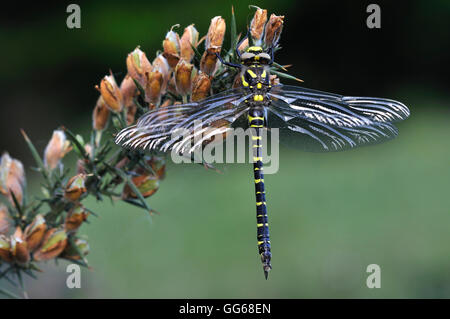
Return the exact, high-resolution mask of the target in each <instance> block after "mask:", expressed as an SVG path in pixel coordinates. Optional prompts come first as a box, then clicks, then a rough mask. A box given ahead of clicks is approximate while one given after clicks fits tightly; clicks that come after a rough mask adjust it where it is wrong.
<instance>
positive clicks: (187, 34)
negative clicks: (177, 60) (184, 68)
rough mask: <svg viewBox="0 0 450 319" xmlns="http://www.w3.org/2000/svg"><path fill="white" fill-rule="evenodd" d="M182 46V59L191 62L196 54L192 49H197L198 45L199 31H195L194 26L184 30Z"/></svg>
mask: <svg viewBox="0 0 450 319" xmlns="http://www.w3.org/2000/svg"><path fill="white" fill-rule="evenodd" d="M180 44H181V47H180V56H181V58H182V59H184V60H185V61H187V62H191V61H192V59H193V58H194V54H195V53H194V50H193V49H192V47H194V48H196V47H197V45H198V31H197V29H195V27H194V25H193V24H191V25H190V26H188V27H186V28H185V29H184V33H183V35H182V36H181V40H180Z"/></svg>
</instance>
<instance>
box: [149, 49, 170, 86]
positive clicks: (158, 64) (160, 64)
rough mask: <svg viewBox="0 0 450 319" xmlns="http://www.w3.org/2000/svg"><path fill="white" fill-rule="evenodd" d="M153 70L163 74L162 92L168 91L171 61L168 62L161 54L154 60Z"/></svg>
mask: <svg viewBox="0 0 450 319" xmlns="http://www.w3.org/2000/svg"><path fill="white" fill-rule="evenodd" d="M153 71H158V72H160V73H161V74H162V76H163V85H162V88H161V94H165V93H166V89H167V83H168V82H169V79H170V74H171V72H170V66H169V62H167V59H166V58H165V57H164V56H163V55H162V54H159V55H158V56H157V57H156V58H155V59H154V60H153Z"/></svg>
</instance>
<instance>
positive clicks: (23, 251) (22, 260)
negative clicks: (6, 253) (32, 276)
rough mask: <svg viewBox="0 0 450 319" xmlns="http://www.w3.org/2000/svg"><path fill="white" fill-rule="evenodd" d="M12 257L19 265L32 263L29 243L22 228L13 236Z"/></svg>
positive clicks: (17, 229)
mask: <svg viewBox="0 0 450 319" xmlns="http://www.w3.org/2000/svg"><path fill="white" fill-rule="evenodd" d="M10 251H11V255H12V256H13V258H14V260H15V261H16V262H17V263H18V264H19V265H26V264H27V263H28V262H29V261H30V252H29V250H28V245H27V242H26V241H25V240H24V235H23V232H22V230H21V229H20V227H17V228H16V231H15V233H14V234H13V235H12V236H11V248H10Z"/></svg>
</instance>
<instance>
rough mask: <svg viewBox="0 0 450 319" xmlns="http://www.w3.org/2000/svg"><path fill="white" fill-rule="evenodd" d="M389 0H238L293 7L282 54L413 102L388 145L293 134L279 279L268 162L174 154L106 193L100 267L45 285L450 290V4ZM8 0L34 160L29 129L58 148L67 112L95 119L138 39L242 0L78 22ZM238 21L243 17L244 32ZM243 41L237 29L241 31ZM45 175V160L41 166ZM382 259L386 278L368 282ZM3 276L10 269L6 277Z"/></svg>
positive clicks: (283, 165) (116, 10)
mask: <svg viewBox="0 0 450 319" xmlns="http://www.w3.org/2000/svg"><path fill="white" fill-rule="evenodd" d="M371 2H373V1H370V2H369V1H312V0H303V1H287V0H277V1H257V2H256V1H239V2H234V5H235V11H236V15H237V19H238V28H239V30H240V31H244V30H245V25H246V23H247V21H249V20H250V18H251V14H250V10H248V4H256V5H258V6H260V7H263V8H267V9H268V10H269V12H274V13H277V14H284V15H285V16H286V20H285V29H284V31H283V34H282V41H281V45H282V47H283V50H281V51H280V53H279V54H278V55H277V60H278V62H279V63H281V64H294V66H293V67H292V69H291V73H292V74H295V75H297V76H298V77H300V78H302V79H303V80H305V84H304V85H305V86H306V87H311V88H316V89H320V90H324V91H330V92H337V93H343V94H346V95H369V96H380V97H389V98H393V99H397V100H400V101H402V102H404V103H405V104H406V105H408V106H409V107H410V109H411V113H412V115H411V118H410V119H408V120H407V121H406V122H405V123H400V125H399V128H400V136H399V137H398V138H397V139H396V140H394V141H392V142H389V143H387V144H383V145H378V146H375V147H370V148H362V149H359V150H355V151H349V152H343V153H335V154H313V153H304V152H300V151H292V150H287V149H282V150H281V160H280V170H279V172H278V174H276V175H270V176H267V177H266V179H265V180H266V187H267V196H268V209H269V219H270V226H271V235H272V246H273V267H274V269H273V272H272V273H271V276H270V278H269V280H268V281H267V282H266V281H265V280H264V279H263V274H262V269H261V264H260V261H259V259H258V258H259V257H258V255H257V248H256V241H255V232H256V229H255V212H254V211H255V208H254V194H253V181H252V178H251V174H252V170H251V168H250V166H249V165H243V164H230V165H228V166H221V167H220V168H221V169H223V170H224V174H216V173H214V172H212V171H205V170H204V169H202V168H200V167H198V166H194V165H173V164H171V165H169V169H168V174H167V178H166V180H165V181H164V182H163V184H162V187H161V189H160V190H159V191H158V192H157V193H156V195H155V196H154V197H152V198H151V199H150V200H149V202H150V204H151V206H152V207H154V208H156V209H157V210H158V211H159V212H160V213H161V215H160V216H156V217H155V218H154V219H153V223H150V221H149V218H148V216H145V214H144V213H143V212H142V211H140V210H137V209H134V208H131V207H130V206H128V205H124V204H120V203H119V204H117V205H114V206H113V205H111V204H110V203H109V202H105V203H103V204H101V205H99V204H97V203H95V202H94V201H93V200H91V201H90V202H89V203H88V206H89V207H90V208H91V209H93V210H94V211H96V212H98V213H99V214H100V218H98V219H96V218H90V224H89V225H85V226H83V228H82V229H81V233H84V234H86V235H88V236H89V238H90V244H91V254H90V255H89V256H88V257H89V258H88V259H89V262H90V264H91V265H92V267H93V270H86V269H83V272H82V288H81V289H74V290H69V289H68V288H66V285H65V280H66V275H67V274H66V273H65V263H64V262H63V263H60V264H59V266H55V265H54V264H53V263H49V264H48V265H46V266H44V269H45V273H43V274H42V275H41V276H40V279H39V280H38V281H28V282H27V286H28V287H29V294H30V296H31V297H35V298H36V297H64V298H72V297H89V298H90V297H105V298H115V297H138V298H213V297H216V298H217V297H219V298H227V297H238V298H259V297H264V298H267V297H273V298H278V297H283V298H299V297H300V298H303V297H305V298H310V297H325V298H329V297H338V298H351V297H358V298H380V297H387V298H399V297H408V298H417V297H424V298H429V297H440V298H442V297H445V298H448V297H450V232H449V228H450V208H449V207H450V197H449V190H450V167H449V164H450V161H449V158H450V147H449V146H450V142H449V138H450V127H449V124H450V110H449V102H448V101H449V98H450V94H449V90H448V87H449V81H448V79H449V74H448V73H449V72H448V71H449V68H448V67H449V65H450V45H449V43H450V41H449V39H450V3H449V2H448V1H445V0H441V1H437V0H436V1H409V2H401V3H400V2H399V1H397V2H393V1H376V2H375V3H378V4H379V5H380V6H381V19H382V22H381V23H382V25H381V29H380V30H373V29H372V30H371V29H368V28H367V27H366V24H365V21H366V17H367V15H368V14H367V13H366V7H367V5H368V4H369V3H371ZM69 3H70V2H67V3H65V2H63V1H61V2H60V4H58V5H56V4H55V5H54V6H53V7H47V8H43V7H42V6H41V4H39V3H35V4H34V5H32V4H27V5H26V6H23V5H20V6H19V5H17V6H15V7H11V8H8V7H3V11H2V12H1V13H0V43H1V50H0V58H1V59H0V65H1V67H0V88H1V89H0V94H1V95H0V96H1V99H0V103H1V104H0V105H1V108H0V136H1V144H0V151H2V152H3V151H4V150H8V151H9V152H10V153H11V155H12V156H14V157H17V158H20V159H21V160H23V162H24V163H25V164H26V165H27V166H29V165H32V159H31V158H30V156H29V154H28V152H27V150H26V146H25V144H24V142H23V141H22V139H21V137H20V134H19V128H24V129H25V130H26V131H27V132H28V134H29V135H30V136H32V138H33V140H34V141H36V145H37V146H38V147H39V148H40V149H41V150H42V149H43V148H44V147H45V145H46V143H47V141H48V139H49V138H50V136H51V132H52V130H53V129H55V128H56V127H58V126H59V125H61V124H64V125H65V126H67V127H70V128H72V130H75V131H79V132H84V133H85V134H86V133H87V132H88V131H89V127H90V123H91V111H92V108H93V106H94V104H95V101H96V98H97V96H98V93H97V91H96V90H95V89H94V85H95V84H97V83H98V82H99V81H100V79H101V78H102V77H103V76H104V75H105V74H106V73H108V71H109V69H112V70H113V72H114V73H115V74H116V75H117V77H118V78H119V79H121V77H122V76H123V75H124V74H125V72H126V67H125V58H126V55H127V53H129V52H130V51H132V50H133V49H134V48H135V47H136V46H137V45H141V48H142V49H143V50H144V51H146V52H147V55H148V56H149V58H150V57H151V58H153V57H154V53H155V52H156V51H157V50H159V49H160V47H161V42H162V40H163V38H164V35H165V33H166V32H167V31H168V29H169V28H170V27H171V26H172V25H174V24H177V23H179V24H181V26H182V27H184V26H186V25H188V24H190V23H195V24H196V27H197V28H198V30H199V31H200V33H201V35H204V34H205V33H206V31H207V28H208V25H209V22H210V19H211V18H212V17H214V16H216V15H221V16H223V17H224V18H225V19H226V20H227V22H229V21H230V8H231V4H232V3H231V2H229V1H221V2H220V3H219V2H213V1H197V2H193V1H174V0H173V1H163V2H151V1H145V2H137V1H131V0H128V1H120V2H119V1H117V2H107V1H96V2H95V3H93V2H78V4H80V6H81V16H82V28H81V29H80V30H70V29H68V28H67V27H66V24H65V23H66V17H67V13H66V7H67V5H68V4H69ZM227 35H229V34H227ZM228 45H229V40H228V38H227V40H226V42H225V46H228ZM27 177H28V180H29V183H30V184H31V185H34V188H35V189H37V187H38V186H39V184H38V183H39V181H38V180H37V179H36V177H37V174H35V173H33V172H31V171H28V175H27ZM372 263H375V264H378V265H380V266H381V271H382V281H381V289H368V288H367V287H366V277H367V275H368V274H367V273H366V272H365V270H366V267H367V265H369V264H372ZM2 284H3V283H0V286H1V285H2Z"/></svg>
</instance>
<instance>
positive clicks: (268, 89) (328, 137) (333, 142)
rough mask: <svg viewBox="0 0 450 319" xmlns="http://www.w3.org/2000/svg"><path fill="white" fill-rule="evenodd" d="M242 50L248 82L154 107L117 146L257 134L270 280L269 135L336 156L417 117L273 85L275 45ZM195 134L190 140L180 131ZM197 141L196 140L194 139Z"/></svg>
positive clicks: (256, 165) (183, 144)
mask: <svg viewBox="0 0 450 319" xmlns="http://www.w3.org/2000/svg"><path fill="white" fill-rule="evenodd" d="M245 38H246V37H244V38H243V39H242V40H241V41H240V43H239V44H238V45H237V47H236V56H237V57H238V58H239V62H240V63H231V62H227V61H224V59H223V58H221V57H220V55H217V56H218V59H219V60H220V62H221V63H222V64H223V65H225V66H226V67H228V68H233V69H237V70H238V72H239V73H238V74H239V76H240V80H241V83H242V85H241V86H240V87H238V88H234V89H230V90H226V91H224V92H220V93H217V94H215V95H212V96H210V97H207V98H205V99H203V100H201V101H197V102H192V103H186V104H181V105H173V106H168V107H164V108H159V109H154V110H151V111H149V112H147V113H146V114H144V115H143V116H141V117H140V118H139V119H138V121H137V123H136V124H135V125H132V126H129V127H127V128H125V129H123V130H122V131H120V132H119V133H118V134H117V136H116V143H117V144H119V145H122V146H123V147H127V148H135V149H141V150H149V151H152V150H157V151H163V152H168V151H175V152H180V153H186V152H187V153H192V152H194V151H195V150H196V149H197V148H199V147H202V146H203V145H205V144H207V143H209V142H211V140H212V139H213V137H214V136H216V135H220V134H221V135H224V136H225V135H226V134H227V133H228V132H229V131H230V130H232V129H233V128H236V127H242V128H250V129H251V132H252V133H251V143H252V146H253V161H252V162H253V174H254V184H255V197H256V220H257V244H258V252H259V255H260V257H261V262H262V266H263V271H264V276H265V278H266V279H267V278H268V274H269V271H270V270H271V269H272V264H271V260H272V252H271V242H270V235H269V221H268V214H267V202H266V192H265V187H264V172H263V158H262V146H263V144H262V133H263V130H267V131H269V132H270V131H271V130H273V129H278V130H279V138H280V141H281V142H283V143H284V144H288V145H290V146H293V147H296V148H300V149H302V150H305V151H314V152H317V151H318V152H330V151H342V150H347V149H353V148H356V147H359V146H363V145H370V144H376V143H380V142H384V141H388V140H390V139H392V138H394V137H395V136H397V134H398V130H397V128H396V127H395V126H394V125H393V123H395V122H398V121H401V120H404V119H406V118H407V117H408V116H409V114H410V112H409V109H408V107H406V106H405V105H404V104H403V103H401V102H398V101H394V100H391V99H385V98H375V97H359V96H344V95H339V94H333V93H327V92H322V91H317V90H312V89H309V88H305V87H300V86H292V85H281V84H280V85H271V81H270V67H271V66H272V64H273V63H274V51H275V50H274V46H270V47H269V48H268V49H266V50H264V49H263V48H262V47H261V46H250V47H248V48H247V49H246V50H245V51H244V52H242V53H241V52H240V50H239V49H238V48H239V47H240V44H241V43H242V42H243V41H244V40H245ZM181 129H182V130H184V131H185V132H187V133H186V134H183V135H182V136H179V135H177V134H174V132H175V131H176V130H181ZM193 140H195V142H192V141H193Z"/></svg>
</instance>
